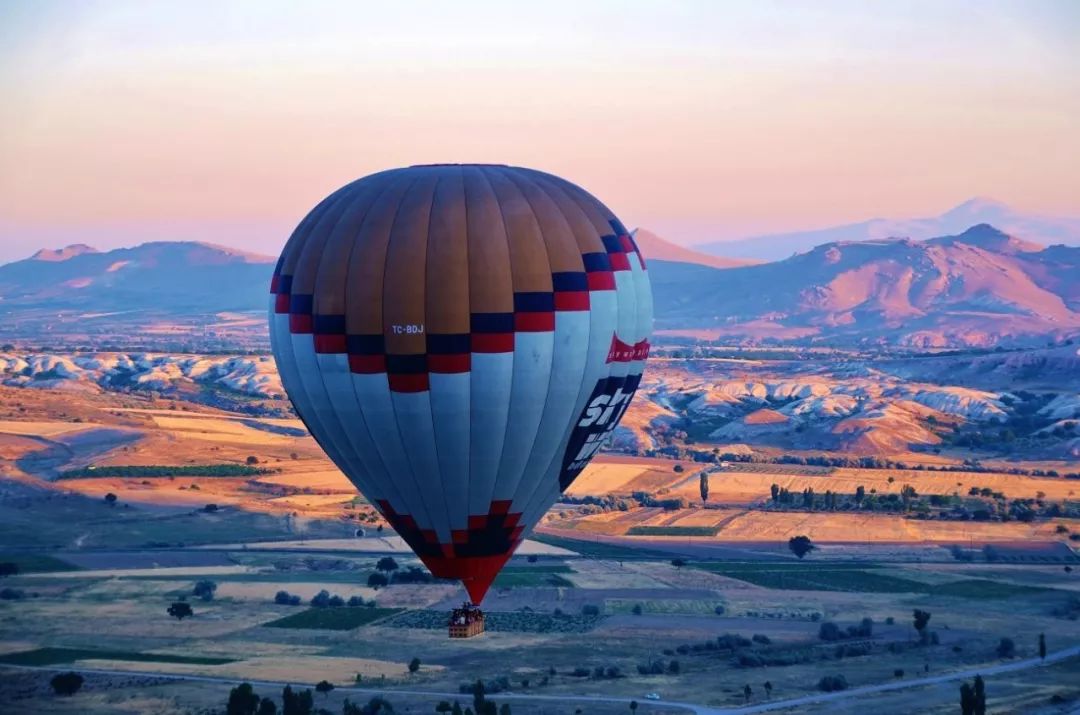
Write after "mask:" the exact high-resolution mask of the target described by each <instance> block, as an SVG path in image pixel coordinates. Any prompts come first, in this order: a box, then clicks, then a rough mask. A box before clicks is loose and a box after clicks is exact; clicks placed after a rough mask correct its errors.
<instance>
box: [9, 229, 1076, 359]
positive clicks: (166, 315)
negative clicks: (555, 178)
mask: <svg viewBox="0 0 1080 715" xmlns="http://www.w3.org/2000/svg"><path fill="white" fill-rule="evenodd" d="M637 237H638V240H639V244H640V245H641V248H642V252H643V253H644V255H645V258H646V261H647V263H648V267H649V273H650V278H651V282H652V285H653V293H654V300H655V310H654V313H655V315H656V328H657V329H658V330H659V331H661V332H663V331H682V332H684V333H686V334H692V335H698V336H701V337H711V338H720V339H724V340H733V341H743V342H745V341H750V342H760V341H763V340H770V339H771V340H776V341H781V342H791V341H799V342H823V343H835V344H853V343H858V344H866V343H871V344H892V345H907V346H912V347H954V346H986V345H994V344H998V343H1005V342H1009V343H1015V342H1027V343H1033V342H1040V343H1041V342H1045V341H1046V340H1048V339H1061V338H1063V337H1070V336H1073V335H1080V279H1078V276H1080V247H1071V246H1061V245H1059V246H1051V247H1049V248H1047V247H1044V246H1042V245H1039V244H1038V243H1035V242H1032V241H1029V240H1026V237H1025V238H1020V237H1017V236H1014V235H1010V234H1008V233H1006V232H1003V231H1000V230H998V229H996V228H994V227H992V226H989V225H986V224H980V225H976V226H973V227H971V228H969V229H967V230H965V231H963V232H961V233H958V234H953V235H946V236H940V237H937V238H932V239H928V240H924V241H916V240H911V239H875V240H860V241H847V242H832V243H826V244H822V245H819V246H816V247H815V248H813V250H810V251H808V252H805V253H800V254H798V255H795V256H792V257H790V258H786V259H784V260H780V261H774V262H771V263H760V264H752V265H745V264H744V265H734V266H731V264H732V263H737V262H734V261H726V260H724V259H719V258H716V257H708V256H702V255H701V254H699V253H696V252H694V251H690V250H687V249H683V248H681V247H679V246H675V245H674V244H670V243H668V242H666V241H664V240H663V239H660V238H658V237H656V236H654V235H653V234H649V233H648V232H647V231H644V230H639V231H638V232H637ZM273 264H274V259H272V258H271V257H269V256H260V255H257V254H251V253H244V252H241V251H236V250H233V249H230V248H226V247H222V246H215V245H211V244H205V243H194V242H160V243H146V244H142V245H140V246H135V247H133V248H123V249H116V250H112V251H106V252H99V251H96V250H94V249H93V248H90V247H89V246H83V245H80V244H75V245H73V246H69V247H67V248H64V249H60V250H56V251H41V252H38V253H37V254H35V256H34V257H32V258H28V259H25V260H22V261H16V262H14V263H9V264H7V265H3V266H0V314H2V315H3V316H4V321H0V334H3V336H4V338H5V339H8V340H10V339H11V338H12V337H18V336H19V335H21V334H23V333H22V332H21V331H23V330H24V329H26V328H30V327H33V326H37V327H38V328H39V329H41V330H45V331H47V332H49V334H57V331H58V330H59V331H61V332H60V334H63V332H62V331H64V330H71V329H72V328H71V327H70V326H72V325H75V326H76V328H82V327H85V326H87V325H90V324H91V323H93V325H94V326H95V330H94V331H93V333H94V334H95V335H102V334H108V332H109V331H110V330H113V332H116V330H117V329H116V325H117V324H118V323H117V322H116V321H117V320H120V318H118V317H113V316H114V315H117V316H118V315H120V314H123V320H124V321H127V322H126V323H125V325H136V327H137V325H139V324H143V325H145V324H148V323H151V322H155V321H156V323H158V324H160V323H170V322H185V323H186V324H187V325H189V326H190V325H199V324H204V325H205V324H209V323H214V322H217V321H210V320H203V319H202V318H200V316H206V315H216V314H220V313H225V312H230V311H232V312H242V311H251V312H252V313H251V315H249V316H248V317H247V318H246V319H245V320H247V321H248V322H247V324H248V325H249V326H250V325H254V324H255V323H259V324H262V321H263V317H262V311H264V310H265V309H266V306H267V295H268V293H267V291H268V286H269V281H270V274H271V272H272V270H273ZM728 266H731V267H728ZM58 316H63V320H62V321H61V320H60V318H59V317H58ZM140 316H145V318H144V317H140ZM20 321H23V322H20ZM63 321H67V322H66V324H65V325H66V327H65V325H60V323H62V322H63ZM139 321H142V323H139ZM50 325H51V326H52V327H48V326H50ZM215 329H223V330H224V328H215ZM120 332H123V331H122V330H121V331H120Z"/></svg>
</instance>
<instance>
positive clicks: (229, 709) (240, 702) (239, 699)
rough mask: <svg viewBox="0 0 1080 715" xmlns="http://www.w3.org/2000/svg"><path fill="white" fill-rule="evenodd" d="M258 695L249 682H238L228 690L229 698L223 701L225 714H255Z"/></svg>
mask: <svg viewBox="0 0 1080 715" xmlns="http://www.w3.org/2000/svg"><path fill="white" fill-rule="evenodd" d="M259 702H260V700H259V696H258V695H256V694H255V689H254V688H252V687H251V683H240V684H239V685H237V686H236V687H235V688H233V689H232V690H230V691H229V699H228V701H227V702H226V703H225V715H255V711H256V710H257V709H258V708H259Z"/></svg>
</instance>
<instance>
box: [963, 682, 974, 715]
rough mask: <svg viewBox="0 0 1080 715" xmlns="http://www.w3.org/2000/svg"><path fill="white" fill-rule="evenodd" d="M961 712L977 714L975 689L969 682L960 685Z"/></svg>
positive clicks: (970, 714) (969, 714)
mask: <svg viewBox="0 0 1080 715" xmlns="http://www.w3.org/2000/svg"><path fill="white" fill-rule="evenodd" d="M960 713H961V715H975V691H974V690H972V688H971V686H970V685H968V684H967V683H964V684H962V685H961V686H960Z"/></svg>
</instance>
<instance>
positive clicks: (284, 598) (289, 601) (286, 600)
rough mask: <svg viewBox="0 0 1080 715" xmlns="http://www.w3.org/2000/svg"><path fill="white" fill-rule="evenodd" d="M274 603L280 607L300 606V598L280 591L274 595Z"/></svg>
mask: <svg viewBox="0 0 1080 715" xmlns="http://www.w3.org/2000/svg"><path fill="white" fill-rule="evenodd" d="M274 603H276V604H278V605H279V606H299V605H300V597H299V596H294V595H292V594H290V593H289V592H288V591H278V592H277V593H275V594H274Z"/></svg>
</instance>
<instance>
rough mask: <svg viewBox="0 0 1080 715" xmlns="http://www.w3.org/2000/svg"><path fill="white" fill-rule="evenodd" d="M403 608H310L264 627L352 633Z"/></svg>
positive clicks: (265, 624)
mask: <svg viewBox="0 0 1080 715" xmlns="http://www.w3.org/2000/svg"><path fill="white" fill-rule="evenodd" d="M402 610H403V609H401V608H348V607H341V608H309V609H307V610H306V611H301V612H300V613H294V614H293V615H291V616H285V617H284V618H279V619H277V620H276V621H270V622H269V623H264V624H263V625H264V626H266V627H268V628H301V629H308V630H310V629H319V630H327V631H351V630H352V629H354V628H359V627H360V626H363V625H367V624H368V623H371V622H372V621H377V620H379V619H380V618H385V617H387V616H392V615H394V614H395V613H399V612H400V611H402Z"/></svg>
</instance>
